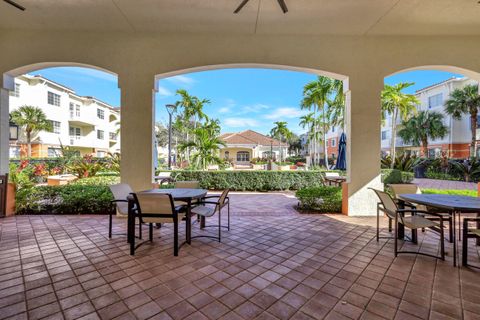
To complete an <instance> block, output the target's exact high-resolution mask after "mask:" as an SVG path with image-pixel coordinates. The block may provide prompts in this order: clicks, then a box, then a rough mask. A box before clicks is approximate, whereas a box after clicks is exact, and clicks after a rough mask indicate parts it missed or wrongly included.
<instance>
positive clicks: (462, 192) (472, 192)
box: [422, 189, 477, 197]
mask: <svg viewBox="0 0 480 320" xmlns="http://www.w3.org/2000/svg"><path fill="white" fill-rule="evenodd" d="M422 193H425V194H450V195H455V196H469V197H477V191H475V190H453V189H422Z"/></svg>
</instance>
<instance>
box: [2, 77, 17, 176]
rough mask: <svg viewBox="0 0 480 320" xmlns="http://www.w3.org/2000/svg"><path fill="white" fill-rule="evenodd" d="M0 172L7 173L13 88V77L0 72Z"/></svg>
mask: <svg viewBox="0 0 480 320" xmlns="http://www.w3.org/2000/svg"><path fill="white" fill-rule="evenodd" d="M0 75H3V77H2V78H1V79H0V80H1V81H0V174H5V173H8V171H9V170H8V162H9V150H10V146H9V143H10V140H9V139H10V123H9V98H10V96H9V90H13V88H14V78H13V77H10V76H8V75H7V74H3V73H0Z"/></svg>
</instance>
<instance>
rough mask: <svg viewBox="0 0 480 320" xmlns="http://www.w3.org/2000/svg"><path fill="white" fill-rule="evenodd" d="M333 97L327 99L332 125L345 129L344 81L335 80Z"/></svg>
mask: <svg viewBox="0 0 480 320" xmlns="http://www.w3.org/2000/svg"><path fill="white" fill-rule="evenodd" d="M332 91H333V92H332V99H329V100H327V110H328V117H327V118H328V119H330V122H331V125H333V126H339V127H341V128H342V129H343V127H344V124H345V94H344V93H343V81H341V80H336V79H335V80H333V84H332Z"/></svg>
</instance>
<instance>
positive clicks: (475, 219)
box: [463, 217, 480, 223]
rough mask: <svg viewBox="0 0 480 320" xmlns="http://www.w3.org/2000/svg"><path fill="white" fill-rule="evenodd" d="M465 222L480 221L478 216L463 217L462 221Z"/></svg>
mask: <svg viewBox="0 0 480 320" xmlns="http://www.w3.org/2000/svg"><path fill="white" fill-rule="evenodd" d="M465 222H480V217H478V218H464V219H463V223H465Z"/></svg>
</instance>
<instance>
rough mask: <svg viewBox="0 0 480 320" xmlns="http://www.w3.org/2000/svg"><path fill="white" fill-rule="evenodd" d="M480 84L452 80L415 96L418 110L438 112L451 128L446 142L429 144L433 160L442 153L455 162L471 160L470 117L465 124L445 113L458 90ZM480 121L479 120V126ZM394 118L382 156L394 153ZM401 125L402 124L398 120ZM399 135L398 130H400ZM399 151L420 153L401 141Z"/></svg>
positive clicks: (388, 122) (383, 140)
mask: <svg viewBox="0 0 480 320" xmlns="http://www.w3.org/2000/svg"><path fill="white" fill-rule="evenodd" d="M476 83H477V82H475V81H473V80H471V79H469V78H466V77H465V78H451V79H448V80H445V81H442V82H440V83H436V84H433V85H431V86H428V87H425V88H422V89H420V90H417V91H416V92H415V96H416V97H417V99H418V100H419V101H420V104H419V105H418V106H417V110H419V111H422V110H428V111H431V112H438V113H441V114H443V116H444V119H443V121H444V124H445V125H446V126H447V127H448V131H449V132H448V134H447V135H446V136H445V137H444V138H443V139H436V140H433V141H429V145H428V151H429V156H430V157H438V156H440V155H441V153H442V152H445V153H446V155H447V156H448V157H451V158H465V157H468V156H469V152H470V151H469V145H470V141H471V139H472V134H471V130H470V116H469V115H464V116H463V117H462V119H461V120H455V119H453V118H452V117H451V116H450V115H448V114H447V113H446V112H445V111H444V104H445V101H446V100H448V99H449V97H450V94H451V93H452V92H453V91H454V90H455V89H460V88H463V87H465V86H466V85H468V84H476ZM479 120H480V119H477V123H478V122H479ZM391 121H392V120H391V117H390V116H388V117H387V119H386V120H385V123H384V124H383V125H382V129H381V136H380V137H381V143H382V152H385V153H389V152H390V144H391V132H392V130H391ZM397 123H398V124H400V123H401V120H400V119H398V120H397ZM397 131H398V127H397ZM479 134H480V130H477V137H479V136H480V135H479ZM396 146H397V148H399V149H400V150H401V149H405V150H411V151H413V152H416V153H419V152H420V147H419V146H412V145H411V144H406V143H404V142H403V141H402V139H401V138H400V137H397V141H396Z"/></svg>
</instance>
